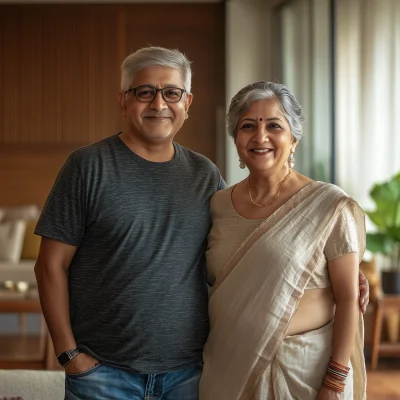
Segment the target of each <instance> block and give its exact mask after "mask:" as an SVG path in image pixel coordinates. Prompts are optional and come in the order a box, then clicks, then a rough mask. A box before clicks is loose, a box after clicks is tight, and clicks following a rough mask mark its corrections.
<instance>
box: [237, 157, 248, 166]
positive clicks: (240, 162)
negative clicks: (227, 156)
mask: <svg viewBox="0 0 400 400" xmlns="http://www.w3.org/2000/svg"><path fill="white" fill-rule="evenodd" d="M239 167H240V169H245V168H246V164H245V163H244V161H243V160H242V159H241V158H240V157H239Z"/></svg>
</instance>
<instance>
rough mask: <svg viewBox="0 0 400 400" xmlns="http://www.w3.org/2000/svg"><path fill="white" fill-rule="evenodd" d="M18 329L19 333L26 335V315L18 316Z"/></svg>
mask: <svg viewBox="0 0 400 400" xmlns="http://www.w3.org/2000/svg"><path fill="white" fill-rule="evenodd" d="M19 329H20V332H21V333H26V314H25V313H21V314H19Z"/></svg>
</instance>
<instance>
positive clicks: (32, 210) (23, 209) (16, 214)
mask: <svg viewBox="0 0 400 400" xmlns="http://www.w3.org/2000/svg"><path fill="white" fill-rule="evenodd" d="M0 213H2V214H3V221H13V220H16V219H23V220H30V219H38V218H39V215H40V209H39V207H37V206H35V205H34V204H28V205H25V206H12V207H0ZM0 220H1V219H0Z"/></svg>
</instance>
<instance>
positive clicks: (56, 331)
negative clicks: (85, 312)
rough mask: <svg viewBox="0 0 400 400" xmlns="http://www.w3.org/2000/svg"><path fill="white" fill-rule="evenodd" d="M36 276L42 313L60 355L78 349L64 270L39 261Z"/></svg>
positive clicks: (56, 351) (56, 350)
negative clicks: (73, 330) (70, 317)
mask: <svg viewBox="0 0 400 400" xmlns="http://www.w3.org/2000/svg"><path fill="white" fill-rule="evenodd" d="M35 274H36V280H37V283H38V289H39V296H40V304H41V307H42V312H43V315H44V318H45V320H46V323H47V327H48V329H49V332H50V335H51V338H52V340H53V345H54V351H55V353H56V354H57V355H58V354H60V353H62V352H64V351H66V350H70V349H73V348H75V347H76V342H75V338H74V335H73V334H72V329H71V324H70V319H69V295H68V279H67V275H66V273H65V271H64V269H63V268H61V267H60V268H55V267H48V266H46V265H43V264H40V263H39V261H38V262H37V263H36V266H35Z"/></svg>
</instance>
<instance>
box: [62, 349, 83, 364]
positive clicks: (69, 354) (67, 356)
mask: <svg viewBox="0 0 400 400" xmlns="http://www.w3.org/2000/svg"><path fill="white" fill-rule="evenodd" d="M79 353H80V351H79V349H78V348H77V347H75V349H71V350H67V351H64V352H63V353H61V354H59V355H58V356H57V361H58V362H59V363H60V365H61V366H63V367H64V366H66V365H67V364H68V363H69V362H70V361H71V360H72V359H73V358H75V357H76V356H77V355H78V354H79Z"/></svg>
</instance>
